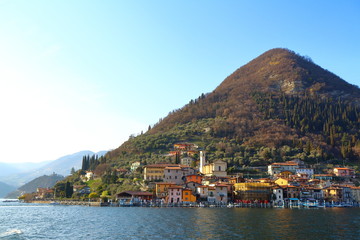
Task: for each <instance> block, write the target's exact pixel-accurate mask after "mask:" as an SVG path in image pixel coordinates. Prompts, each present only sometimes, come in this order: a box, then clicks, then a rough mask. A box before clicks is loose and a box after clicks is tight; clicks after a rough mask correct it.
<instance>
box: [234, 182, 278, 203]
mask: <svg viewBox="0 0 360 240" xmlns="http://www.w3.org/2000/svg"><path fill="white" fill-rule="evenodd" d="M272 186H273V184H272V183H262V182H244V183H235V184H234V189H235V190H234V191H235V198H236V199H239V200H250V201H255V200H260V201H264V200H271V194H272Z"/></svg>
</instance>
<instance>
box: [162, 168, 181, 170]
mask: <svg viewBox="0 0 360 240" xmlns="http://www.w3.org/2000/svg"><path fill="white" fill-rule="evenodd" d="M165 169H168V170H181V167H166V168H165Z"/></svg>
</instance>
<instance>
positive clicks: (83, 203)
mask: <svg viewBox="0 0 360 240" xmlns="http://www.w3.org/2000/svg"><path fill="white" fill-rule="evenodd" d="M25 203H33V204H48V205H65V206H88V207H143V208H273V209H281V208H283V209H326V208H330V209H331V208H359V207H360V206H359V205H358V204H354V205H349V204H334V205H316V206H315V205H314V206H306V205H303V204H299V205H292V206H291V205H290V206H289V205H285V206H276V205H275V206H274V205H273V204H271V203H266V204H265V203H236V204H230V203H229V204H203V203H200V204H199V203H194V204H152V203H150V204H149V203H137V204H120V203H111V202H106V203H103V202H91V201H90V202H89V201H73V200H58V201H56V200H55V201H50V200H33V201H26V202H25Z"/></svg>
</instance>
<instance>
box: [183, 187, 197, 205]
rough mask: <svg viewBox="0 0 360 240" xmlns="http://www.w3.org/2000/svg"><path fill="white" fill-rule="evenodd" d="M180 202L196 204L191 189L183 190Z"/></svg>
mask: <svg viewBox="0 0 360 240" xmlns="http://www.w3.org/2000/svg"><path fill="white" fill-rule="evenodd" d="M182 202H196V196H194V195H193V193H192V190H191V189H188V188H185V189H183V192H182Z"/></svg>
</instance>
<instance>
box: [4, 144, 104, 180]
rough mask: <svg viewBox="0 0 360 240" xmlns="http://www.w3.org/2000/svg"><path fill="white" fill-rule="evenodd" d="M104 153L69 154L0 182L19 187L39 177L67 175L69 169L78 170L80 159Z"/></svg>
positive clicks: (83, 152)
mask: <svg viewBox="0 0 360 240" xmlns="http://www.w3.org/2000/svg"><path fill="white" fill-rule="evenodd" d="M105 153H106V151H101V152H98V153H94V152H92V151H80V152H77V153H73V154H69V155H66V156H63V157H60V158H58V159H56V160H54V161H51V162H49V163H47V164H46V165H44V166H42V167H40V168H38V169H33V170H31V171H23V172H21V173H17V174H12V175H9V176H6V177H1V178H0V180H1V181H3V182H6V183H7V184H11V185H14V186H21V185H23V184H25V183H27V182H29V181H31V180H33V179H35V178H37V177H39V176H43V175H49V174H52V173H57V174H60V175H64V176H66V175H69V174H70V171H71V168H74V169H75V170H78V169H80V168H81V164H82V158H83V156H85V155H90V156H91V155H94V154H97V155H98V156H99V157H100V156H103V155H104V154H105Z"/></svg>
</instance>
